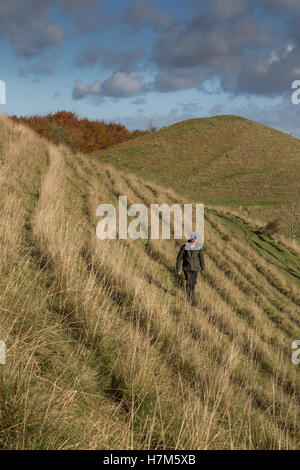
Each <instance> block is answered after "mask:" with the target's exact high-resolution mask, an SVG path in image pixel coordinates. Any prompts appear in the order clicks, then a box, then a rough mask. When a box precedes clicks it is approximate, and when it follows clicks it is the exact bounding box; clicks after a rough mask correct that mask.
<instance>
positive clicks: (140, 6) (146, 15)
mask: <svg viewBox="0 0 300 470" xmlns="http://www.w3.org/2000/svg"><path fill="white" fill-rule="evenodd" d="M124 19H125V21H126V23H127V24H128V25H130V26H131V27H132V28H133V29H134V30H136V31H139V30H140V29H141V28H142V27H144V26H152V27H153V28H157V29H160V28H167V27H168V26H170V25H171V24H172V23H173V18H172V16H171V15H170V13H168V12H167V11H165V10H160V9H159V8H158V7H157V5H156V4H155V2H154V1H152V0H132V1H131V2H130V3H129V4H128V5H127V6H126V8H125V11H124Z"/></svg>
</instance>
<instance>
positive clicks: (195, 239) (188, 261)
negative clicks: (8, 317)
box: [176, 232, 205, 306]
mask: <svg viewBox="0 0 300 470" xmlns="http://www.w3.org/2000/svg"><path fill="white" fill-rule="evenodd" d="M181 263H182V270H183V272H184V276H185V280H186V293H187V299H188V301H189V302H190V303H191V304H192V305H193V306H195V305H196V300H195V287H196V283H197V274H198V272H199V271H201V272H204V267H205V266H204V257H203V253H202V247H201V244H200V242H199V236H198V234H197V233H195V232H193V233H192V234H191V237H190V239H189V240H188V241H187V242H186V243H185V244H184V245H183V246H182V247H181V249H180V251H179V253H178V256H177V259H176V271H177V274H178V276H181Z"/></svg>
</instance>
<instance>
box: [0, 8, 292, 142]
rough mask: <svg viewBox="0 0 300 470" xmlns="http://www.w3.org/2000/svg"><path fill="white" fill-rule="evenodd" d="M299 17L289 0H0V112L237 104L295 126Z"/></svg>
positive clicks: (172, 109)
mask: <svg viewBox="0 0 300 470" xmlns="http://www.w3.org/2000/svg"><path fill="white" fill-rule="evenodd" d="M299 23H300V2H299V0H159V1H156V0H110V1H108V0H43V1H41V0H26V1H24V0H0V57H1V62H0V81H3V82H5V84H6V104H0V112H3V113H6V114H9V115H11V114H17V115H43V114H47V113H49V112H52V113H54V112H56V111H58V110H67V111H73V112H75V113H77V114H78V115H79V116H80V117H88V118H89V119H100V120H105V121H107V122H109V121H114V122H121V123H123V124H125V125H126V126H127V127H128V128H129V129H146V128H147V127H149V125H152V126H155V127H161V126H166V125H169V124H172V123H174V122H177V121H181V120H184V119H189V118H197V117H208V116H214V115H220V114H236V115H239V116H243V117H246V118H249V119H253V120H256V121H259V122H262V123H264V124H267V125H270V126H272V127H276V128H278V129H280V130H283V131H285V132H288V133H291V134H293V135H295V136H297V137H300V125H299V116H300V104H299V105H295V104H293V103H292V100H291V95H292V91H293V90H292V88H291V85H292V82H293V81H294V80H300V28H299ZM0 84H1V82H0ZM0 101H1V85H0Z"/></svg>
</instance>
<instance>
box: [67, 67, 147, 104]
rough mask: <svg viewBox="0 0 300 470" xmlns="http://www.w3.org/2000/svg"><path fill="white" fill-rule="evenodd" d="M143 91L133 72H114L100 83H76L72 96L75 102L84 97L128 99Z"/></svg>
mask: <svg viewBox="0 0 300 470" xmlns="http://www.w3.org/2000/svg"><path fill="white" fill-rule="evenodd" d="M145 91H146V89H145V87H144V85H143V84H142V82H141V80H140V78H139V77H138V75H137V74H136V73H135V72H131V73H125V72H116V73H114V74H113V75H112V76H111V77H109V78H107V79H106V80H104V81H103V82H102V83H101V82H100V81H99V80H98V81H96V82H94V83H92V84H90V85H85V84H84V83H82V82H80V81H77V82H76V83H75V87H74V89H73V92H72V96H73V98H74V99H75V100H80V99H83V98H85V97H94V98H95V97H96V98H100V97H102V98H104V97H111V98H129V97H132V96H136V95H140V94H142V93H144V92H145Z"/></svg>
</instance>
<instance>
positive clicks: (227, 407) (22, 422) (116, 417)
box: [0, 118, 300, 449]
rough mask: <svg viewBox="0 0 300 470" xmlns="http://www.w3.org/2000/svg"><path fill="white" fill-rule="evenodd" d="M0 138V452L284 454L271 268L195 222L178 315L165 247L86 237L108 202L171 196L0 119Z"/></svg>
mask: <svg viewBox="0 0 300 470" xmlns="http://www.w3.org/2000/svg"><path fill="white" fill-rule="evenodd" d="M0 142H1V143H0V160H1V175H0V197H1V204H2V210H1V216H0V217H1V225H0V242H1V255H0V259H1V272H0V287H1V294H0V308H1V311H0V339H3V340H5V341H6V343H7V364H6V365H5V366H0V367H1V369H0V374H1V375H0V386H1V390H0V400H1V402H0V448H13V449H24V448H25V449H41V448H42V449H45V448H47V449H48V448H51V449H76V448H80V449H83V448H84V449H107V448H112V449H220V448H225V449H291V448H293V449H295V448H299V443H300V429H299V426H300V425H299V423H300V420H299V417H300V414H299V412H300V380H299V370H297V368H296V367H295V366H294V365H293V364H292V362H291V352H292V351H291V343H292V341H293V340H295V339H298V338H297V335H299V326H300V319H299V315H298V311H299V305H300V298H299V294H298V293H297V292H296V291H292V290H289V286H287V285H286V281H285V279H283V278H282V276H281V274H280V272H279V271H278V270H276V268H275V267H274V266H271V265H270V264H269V263H268V262H267V261H266V260H265V259H264V258H263V257H262V256H260V255H259V253H257V252H256V251H255V250H254V248H253V247H252V246H250V245H247V244H246V243H245V241H244V240H243V239H240V238H238V237H237V238H236V239H234V240H231V241H230V242H228V241H227V242H226V241H225V237H224V234H226V226H224V225H222V224H221V222H220V221H219V220H218V218H217V217H215V216H214V215H213V214H208V215H207V218H206V246H205V255H206V261H207V273H206V275H205V277H203V278H200V280H199V283H198V286H197V300H198V307H197V308H194V307H190V306H189V305H188V304H187V303H186V300H185V295H184V292H183V290H182V289H180V288H178V285H177V281H176V279H175V276H174V259H175V256H176V252H177V250H178V247H179V245H178V243H177V242H175V241H172V240H171V241H163V242H161V241H149V242H148V241H141V240H138V241H131V240H125V241H102V242H101V241H100V240H98V239H97V238H96V231H95V228H96V224H97V218H96V215H95V214H96V207H97V206H98V205H99V204H101V203H103V202H113V203H116V201H117V197H118V195H119V194H121V195H127V196H128V201H129V204H131V203H133V202H144V203H146V204H150V203H153V202H171V201H173V200H176V194H175V193H174V192H172V191H170V190H169V189H166V188H161V187H159V186H157V185H154V184H152V183H149V182H148V183H147V184H145V183H144V182H143V181H142V180H139V179H138V178H136V177H134V176H132V175H128V174H126V175H124V174H121V173H120V172H119V171H117V170H116V169H114V168H113V167H109V166H104V165H102V164H101V163H100V162H99V160H98V159H97V158H93V157H87V156H85V155H73V154H70V153H69V151H68V150H67V149H66V148H64V147H54V146H50V145H49V144H47V143H45V142H44V141H42V140H40V139H38V138H37V137H36V136H35V135H34V134H33V133H31V132H30V131H29V130H27V129H24V128H23V127H18V126H15V125H12V124H11V123H10V122H9V121H8V120H7V119H5V118H1V119H0ZM179 202H180V201H179Z"/></svg>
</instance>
